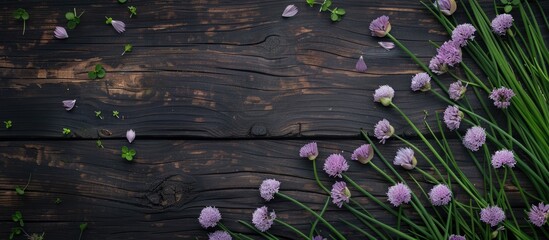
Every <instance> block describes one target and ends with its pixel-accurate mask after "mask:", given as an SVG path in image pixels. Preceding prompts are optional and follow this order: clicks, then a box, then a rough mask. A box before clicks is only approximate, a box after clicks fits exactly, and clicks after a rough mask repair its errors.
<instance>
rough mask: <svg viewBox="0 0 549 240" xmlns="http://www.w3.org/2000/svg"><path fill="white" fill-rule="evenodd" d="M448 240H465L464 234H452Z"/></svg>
mask: <svg viewBox="0 0 549 240" xmlns="http://www.w3.org/2000/svg"><path fill="white" fill-rule="evenodd" d="M448 240H466V239H465V236H461V235H455V234H452V235H450V237H448Z"/></svg>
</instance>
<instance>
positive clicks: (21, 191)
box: [15, 186, 25, 196]
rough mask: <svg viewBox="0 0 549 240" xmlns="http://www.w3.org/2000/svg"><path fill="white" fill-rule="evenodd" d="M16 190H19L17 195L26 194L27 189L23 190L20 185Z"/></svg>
mask: <svg viewBox="0 0 549 240" xmlns="http://www.w3.org/2000/svg"><path fill="white" fill-rule="evenodd" d="M15 192H17V195H21V196H23V195H25V190H23V189H22V188H21V187H20V186H16V187H15Z"/></svg>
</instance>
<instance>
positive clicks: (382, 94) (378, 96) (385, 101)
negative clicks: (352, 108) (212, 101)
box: [374, 85, 395, 107]
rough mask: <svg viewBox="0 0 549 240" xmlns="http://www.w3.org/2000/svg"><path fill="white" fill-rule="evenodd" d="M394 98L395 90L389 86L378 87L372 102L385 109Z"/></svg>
mask: <svg viewBox="0 0 549 240" xmlns="http://www.w3.org/2000/svg"><path fill="white" fill-rule="evenodd" d="M394 96H395V90H394V89H393V88H392V87H390V86H389V85H383V86H379V88H378V89H376V91H375V92H374V102H380V103H381V104H382V105H383V106H385V107H387V106H389V105H391V102H392V100H393V97H394Z"/></svg>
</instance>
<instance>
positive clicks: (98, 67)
mask: <svg viewBox="0 0 549 240" xmlns="http://www.w3.org/2000/svg"><path fill="white" fill-rule="evenodd" d="M101 69H103V65H101V64H95V71H96V72H98V71H99V70H101Z"/></svg>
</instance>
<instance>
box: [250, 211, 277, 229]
mask: <svg viewBox="0 0 549 240" xmlns="http://www.w3.org/2000/svg"><path fill="white" fill-rule="evenodd" d="M275 219H276V214H275V212H274V211H272V212H270V213H269V210H268V209H267V207H266V206H263V207H260V208H257V209H256V210H255V211H254V213H253V214H252V223H253V224H254V225H255V227H256V228H257V229H259V231H262V232H265V231H267V230H269V228H271V225H273V222H274V220H275Z"/></svg>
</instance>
